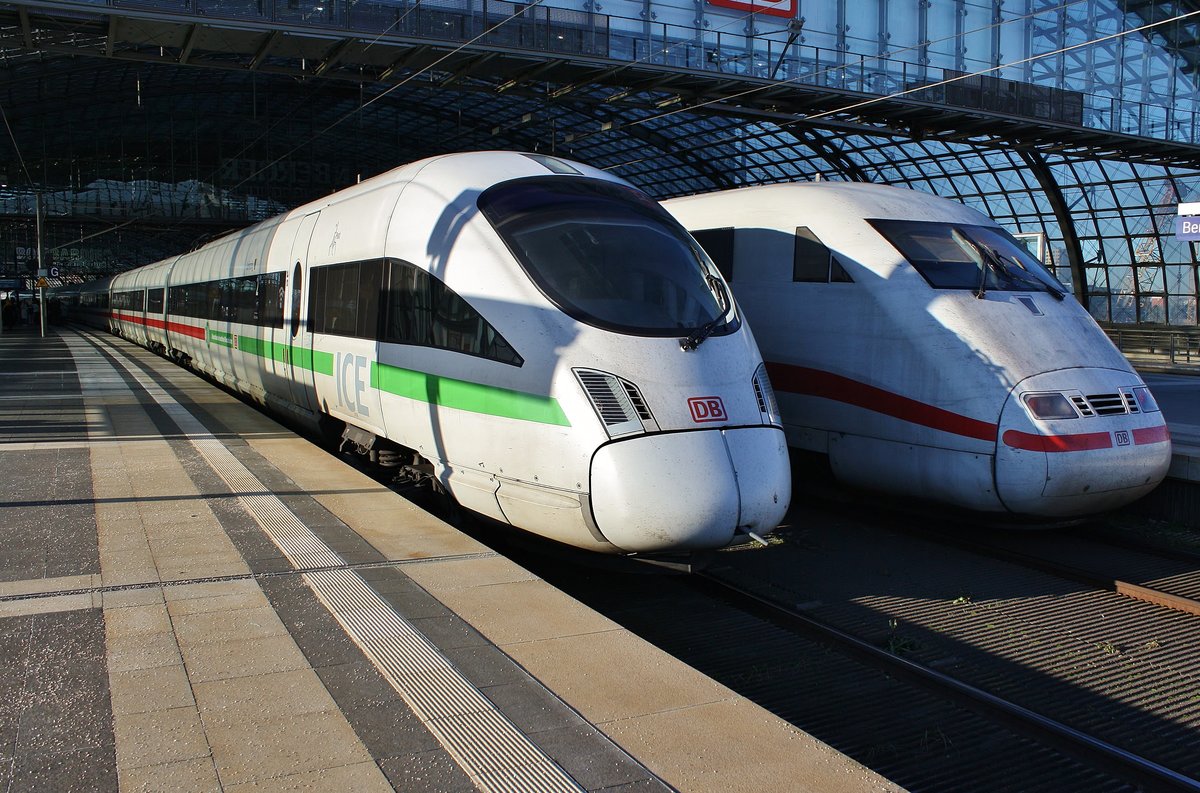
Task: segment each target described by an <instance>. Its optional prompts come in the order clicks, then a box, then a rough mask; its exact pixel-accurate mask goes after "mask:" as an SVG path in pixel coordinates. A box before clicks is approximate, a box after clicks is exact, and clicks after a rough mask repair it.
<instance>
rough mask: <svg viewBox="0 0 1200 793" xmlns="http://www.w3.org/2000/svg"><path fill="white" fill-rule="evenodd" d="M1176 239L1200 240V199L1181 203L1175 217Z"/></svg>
mask: <svg viewBox="0 0 1200 793" xmlns="http://www.w3.org/2000/svg"><path fill="white" fill-rule="evenodd" d="M1175 239H1177V240H1200V201H1191V202H1188V203H1186V204H1180V205H1179V211H1178V214H1177V215H1176V217H1175Z"/></svg>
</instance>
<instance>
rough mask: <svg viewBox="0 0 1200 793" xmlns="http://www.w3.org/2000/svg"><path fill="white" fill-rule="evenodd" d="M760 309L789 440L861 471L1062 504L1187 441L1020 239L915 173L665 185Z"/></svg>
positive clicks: (1132, 494)
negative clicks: (705, 189) (898, 178)
mask: <svg viewBox="0 0 1200 793" xmlns="http://www.w3.org/2000/svg"><path fill="white" fill-rule="evenodd" d="M665 206H666V207H667V209H668V210H669V211H670V212H671V213H672V214H674V215H675V216H676V217H677V218H678V219H679V220H680V221H681V222H682V223H683V224H684V226H685V227H687V228H688V229H689V230H690V231H691V232H692V234H693V235H694V236H696V238H697V239H698V240H700V242H701V244H703V245H704V246H705V248H706V249H707V250H708V252H709V254H710V255H711V256H712V257H713V259H714V261H716V263H717V265H718V266H719V267H720V268H721V270H722V272H723V273H724V274H725V276H726V279H727V280H728V281H729V282H730V284H731V285H732V287H733V289H734V293H735V295H736V296H737V299H738V301H739V303H740V305H741V306H742V308H743V310H744V311H745V312H746V316H747V318H748V320H749V321H750V322H751V323H752V324H753V326H754V330H755V334H756V336H757V338H758V342H759V346H760V348H761V350H762V353H763V357H764V358H765V359H766V361H767V367H768V371H769V373H770V376H771V379H772V382H773V384H774V386H775V390H776V394H777V396H778V399H779V406H780V411H781V413H782V414H783V421H784V427H785V430H786V432H787V436H788V441H789V444H790V445H792V446H793V447H797V448H800V449H805V450H810V451H814V452H819V453H822V454H826V455H828V460H829V463H830V466H831V468H832V470H833V472H834V475H835V476H836V477H837V478H838V479H839V480H841V481H843V482H845V483H848V484H850V485H853V486H856V487H860V488H864V489H869V490H874V491H882V492H885V493H889V494H894V495H897V496H902V497H906V498H918V499H924V500H928V501H932V502H939V503H942V504H950V505H954V506H957V507H963V508H966V509H969V510H972V511H977V512H984V513H992V514H993V515H996V516H1003V518H1004V520H1005V521H1008V520H1015V521H1018V522H1019V521H1020V520H1021V519H1025V518H1031V519H1033V520H1034V521H1041V522H1061V521H1062V520H1068V521H1069V520H1071V519H1076V518H1079V517H1082V516H1086V515H1089V514H1093V513H1098V512H1103V511H1107V510H1111V509H1114V508H1116V507H1119V506H1121V505H1123V504H1126V503H1128V502H1130V501H1133V500H1134V499H1136V498H1138V497H1140V496H1142V495H1144V494H1145V493H1147V492H1149V491H1150V490H1151V489H1153V488H1154V487H1155V486H1156V485H1158V483H1159V482H1160V481H1161V480H1162V479H1163V478H1164V476H1165V475H1166V472H1167V468H1168V466H1169V464H1170V459H1171V443H1170V438H1169V436H1168V433H1167V427H1166V423H1165V421H1164V419H1163V416H1162V413H1161V412H1160V411H1159V409H1158V406H1157V404H1156V403H1155V401H1154V397H1153V396H1152V395H1151V393H1150V390H1149V389H1148V388H1147V387H1146V384H1145V383H1144V382H1143V381H1142V378H1141V377H1139V376H1138V374H1137V373H1136V372H1135V371H1134V370H1133V368H1132V367H1131V366H1130V365H1129V362H1128V361H1127V360H1126V359H1125V357H1124V356H1123V355H1121V353H1120V352H1119V351H1118V350H1117V349H1116V348H1115V347H1114V346H1113V345H1112V343H1111V342H1110V341H1109V339H1108V338H1107V336H1105V334H1104V332H1103V331H1102V330H1101V329H1100V328H1099V327H1098V326H1097V325H1096V323H1095V322H1094V321H1093V319H1092V318H1091V316H1089V315H1088V313H1087V312H1086V311H1085V310H1084V309H1083V308H1082V307H1081V306H1080V305H1079V303H1078V302H1076V301H1075V300H1074V299H1073V298H1072V297H1070V296H1069V295H1068V293H1067V290H1066V288H1065V287H1063V285H1062V284H1061V283H1059V282H1058V281H1057V280H1056V279H1055V278H1054V277H1053V276H1052V275H1051V274H1050V273H1049V272H1048V271H1047V270H1046V269H1045V268H1044V267H1043V266H1042V265H1041V264H1040V263H1039V262H1038V261H1037V259H1036V258H1035V257H1034V256H1032V255H1030V253H1029V252H1028V251H1027V249H1026V248H1025V247H1023V246H1022V245H1021V244H1020V243H1019V242H1018V241H1017V240H1016V239H1015V238H1013V237H1012V236H1011V235H1010V234H1008V233H1007V232H1006V231H1004V230H1003V229H1002V228H1001V227H1000V226H999V225H997V224H996V223H995V222H993V221H992V220H991V219H989V218H987V217H986V216H984V215H982V214H980V213H979V212H976V211H975V210H972V209H970V208H968V207H965V206H963V205H962V204H959V203H956V202H953V201H949V200H946V199H942V198H937V197H935V196H931V195H927V194H923V193H920V192H916V191H913V190H908V189H902V188H896V187H887V186H881V185H871V184H856V183H837V182H812V183H794V184H780V185H770V186H762V187H750V188H743V189H739V190H730V191H724V192H719V193H711V194H707V195H697V196H691V197H686V198H679V199H674V200H671V201H667V202H665Z"/></svg>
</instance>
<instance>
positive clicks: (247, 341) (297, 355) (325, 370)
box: [237, 336, 333, 377]
mask: <svg viewBox="0 0 1200 793" xmlns="http://www.w3.org/2000/svg"><path fill="white" fill-rule="evenodd" d="M237 348H238V349H239V350H241V351H242V352H245V353H249V354H250V355H257V356H258V357H260V358H270V359H272V360H276V361H286V360H287V359H288V356H291V359H292V363H293V364H295V365H296V366H298V367H300V368H301V369H311V370H313V371H315V372H316V373H317V374H327V375H329V376H330V377H332V376H333V354H332V353H328V352H313V351H312V350H309V349H306V348H304V347H295V346H292V345H290V344H276V343H275V342H270V341H266V340H264V339H258V338H255V337H254V336H238V337H237Z"/></svg>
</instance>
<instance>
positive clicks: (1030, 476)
mask: <svg viewBox="0 0 1200 793" xmlns="http://www.w3.org/2000/svg"><path fill="white" fill-rule="evenodd" d="M1140 385H1141V381H1140V379H1139V378H1138V377H1137V375H1134V374H1130V373H1127V372H1120V371H1116V370H1110V369H1074V370H1063V371H1058V372H1047V373H1045V374H1041V375H1037V376H1034V377H1031V378H1029V379H1027V380H1026V381H1024V382H1022V383H1021V384H1020V385H1019V386H1018V387H1017V388H1016V389H1014V390H1013V392H1012V394H1011V395H1010V397H1009V399H1008V402H1007V403H1006V404H1005V406H1004V410H1003V412H1002V414H1001V417H1000V432H999V435H1000V437H999V438H998V443H997V445H996V486H997V492H998V494H999V496H1000V499H1001V501H1003V502H1004V505H1005V507H1007V508H1008V509H1009V510H1010V511H1011V512H1014V513H1017V514H1023V515H1035V516H1042V517H1058V518H1070V517H1079V516H1084V515H1089V514H1095V513H1098V512H1106V511H1109V510H1113V509H1117V508H1118V507H1121V506H1124V505H1125V504H1128V503H1130V502H1132V501H1134V500H1136V499H1138V498H1140V497H1141V496H1143V495H1145V494H1146V493H1148V492H1150V491H1151V490H1153V489H1154V488H1155V487H1156V486H1158V484H1159V483H1160V482H1161V481H1162V480H1163V478H1164V477H1165V476H1166V474H1167V469H1168V468H1169V467H1170V465H1171V442H1170V436H1169V434H1168V432H1167V427H1166V422H1165V420H1164V419H1163V415H1162V413H1161V412H1158V411H1157V410H1153V411H1151V412H1145V413H1143V412H1141V411H1140V408H1139V406H1138V403H1137V401H1136V400H1135V399H1134V398H1133V397H1132V393H1131V392H1132V388H1133V387H1134V386H1140ZM1126 392H1129V393H1126ZM1039 393H1044V394H1054V393H1063V394H1070V395H1071V401H1072V402H1073V403H1074V405H1075V408H1074V409H1075V411H1076V413H1078V414H1079V415H1076V416H1075V417H1074V418H1057V419H1046V420H1039V419H1036V418H1035V417H1034V416H1032V415H1031V411H1030V410H1029V409H1028V408H1027V406H1026V404H1025V399H1024V397H1025V396H1026V395H1031V394H1039ZM1123 394H1125V395H1124V396H1123Z"/></svg>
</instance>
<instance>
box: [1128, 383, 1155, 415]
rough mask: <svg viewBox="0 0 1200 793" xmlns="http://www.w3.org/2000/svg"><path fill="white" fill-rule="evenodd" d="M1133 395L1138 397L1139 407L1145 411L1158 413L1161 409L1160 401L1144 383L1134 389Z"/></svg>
mask: <svg viewBox="0 0 1200 793" xmlns="http://www.w3.org/2000/svg"><path fill="white" fill-rule="evenodd" d="M1133 396H1134V398H1135V399H1137V403H1138V407H1139V408H1141V410H1142V412H1143V413H1157V412H1158V410H1159V407H1158V401H1157V400H1156V399H1155V398H1154V394H1151V393H1150V389H1149V388H1147V387H1146V386H1144V385H1140V386H1138V387H1137V388H1135V389H1133Z"/></svg>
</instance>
